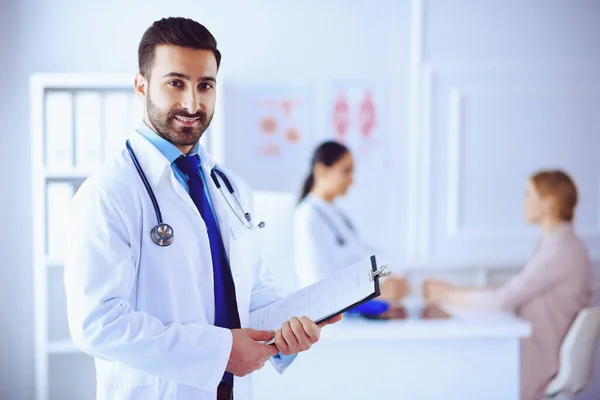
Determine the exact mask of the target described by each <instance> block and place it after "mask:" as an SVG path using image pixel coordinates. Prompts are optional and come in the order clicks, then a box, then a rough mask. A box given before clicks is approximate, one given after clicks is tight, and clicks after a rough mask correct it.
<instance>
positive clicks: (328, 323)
mask: <svg viewBox="0 0 600 400" xmlns="http://www.w3.org/2000/svg"><path fill="white" fill-rule="evenodd" d="M341 319H342V314H340V315H336V316H335V317H333V318H330V319H328V320H327V321H325V322H321V323H320V324H319V325H318V326H319V328H322V327H324V326H326V325H330V324H335V323H336V322H338V321H341Z"/></svg>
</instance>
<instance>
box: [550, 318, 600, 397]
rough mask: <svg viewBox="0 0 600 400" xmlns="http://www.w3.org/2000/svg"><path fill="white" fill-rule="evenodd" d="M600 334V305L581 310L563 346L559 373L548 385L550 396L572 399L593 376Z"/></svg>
mask: <svg viewBox="0 0 600 400" xmlns="http://www.w3.org/2000/svg"><path fill="white" fill-rule="evenodd" d="M599 337H600V306H598V307H589V308H585V309H583V310H581V311H580V312H579V314H578V315H577V318H575V321H574V322H573V325H571V327H570V328H569V332H567V335H566V336H565V338H564V340H563V342H562V345H561V347H560V365H559V367H558V374H557V375H556V377H555V378H554V379H553V380H552V382H550V383H549V384H548V386H547V387H546V397H547V398H554V399H570V398H571V396H574V395H575V394H577V393H578V392H580V391H582V390H583V389H585V387H586V386H587V385H588V384H589V383H590V381H591V378H592V369H593V364H594V355H595V352H596V343H597V342H598V338H599Z"/></svg>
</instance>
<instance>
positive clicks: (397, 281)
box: [379, 275, 410, 301]
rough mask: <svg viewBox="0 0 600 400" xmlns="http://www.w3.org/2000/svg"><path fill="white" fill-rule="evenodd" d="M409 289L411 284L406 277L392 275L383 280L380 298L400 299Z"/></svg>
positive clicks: (388, 299)
mask: <svg viewBox="0 0 600 400" xmlns="http://www.w3.org/2000/svg"><path fill="white" fill-rule="evenodd" d="M409 290H410V285H409V283H408V281H407V280H406V279H405V278H402V277H400V276H394V275H392V276H389V277H387V278H386V279H385V280H383V281H381V285H380V291H381V296H379V299H380V300H385V301H399V300H402V299H403V298H404V297H405V296H406V295H407V294H408V292H409Z"/></svg>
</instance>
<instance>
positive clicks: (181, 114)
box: [168, 110, 207, 124]
mask: <svg viewBox="0 0 600 400" xmlns="http://www.w3.org/2000/svg"><path fill="white" fill-rule="evenodd" d="M175 117H184V118H198V119H200V122H202V123H203V124H204V123H206V119H207V115H206V113H205V112H204V111H201V110H198V111H196V112H195V113H194V114H190V113H189V112H187V111H185V110H171V111H169V114H168V118H169V119H170V120H171V119H173V118H175Z"/></svg>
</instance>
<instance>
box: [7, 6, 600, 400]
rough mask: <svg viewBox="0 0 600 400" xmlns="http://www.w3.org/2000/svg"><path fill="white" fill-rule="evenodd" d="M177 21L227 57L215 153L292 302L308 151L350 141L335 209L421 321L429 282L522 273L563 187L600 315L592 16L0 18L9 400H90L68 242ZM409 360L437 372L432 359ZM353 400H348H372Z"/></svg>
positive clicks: (550, 10)
mask: <svg viewBox="0 0 600 400" xmlns="http://www.w3.org/2000/svg"><path fill="white" fill-rule="evenodd" d="M168 16H182V17H189V18H192V19H194V20H196V21H198V22H200V23H202V24H204V25H205V26H206V27H207V28H208V29H209V30H210V31H211V32H212V33H213V34H214V36H215V37H216V39H217V42H218V47H219V49H220V51H221V53H222V55H223V59H222V62H221V67H220V70H219V75H218V100H217V105H216V112H215V116H214V120H213V123H212V125H211V127H210V128H209V130H208V131H207V133H206V134H205V136H204V137H203V139H202V141H203V143H204V145H205V146H206V147H207V148H208V150H209V151H210V152H211V153H212V154H213V155H214V157H215V158H216V160H217V161H218V162H220V163H222V164H224V165H226V166H227V167H229V168H230V169H232V170H233V171H235V172H236V173H237V174H238V175H240V176H241V177H242V178H243V179H244V180H246V182H247V183H248V184H249V185H250V187H251V188H252V189H253V191H254V197H255V199H254V200H255V207H256V211H255V214H256V216H257V217H256V219H257V220H261V221H262V220H264V221H265V222H266V224H267V226H266V228H265V229H263V230H262V231H261V232H260V236H261V245H262V250H263V252H264V253H263V254H264V256H263V260H264V262H265V263H266V265H267V266H268V268H269V270H270V271H271V273H272V275H273V277H274V278H275V279H276V280H277V282H278V283H279V284H280V285H281V287H282V288H283V289H284V290H285V291H287V292H291V291H293V290H295V288H297V287H298V281H297V276H296V274H295V271H294V251H293V229H292V226H293V215H294V209H295V207H296V205H297V203H298V199H299V196H300V189H301V186H302V182H303V180H304V178H305V176H306V175H307V174H308V173H309V172H310V168H311V164H310V158H311V155H312V152H313V150H314V149H315V147H316V146H317V145H318V144H319V143H321V142H323V141H325V140H337V141H339V142H341V143H344V144H345V145H346V146H348V148H349V149H351V151H352V154H353V157H354V168H355V171H354V184H353V185H352V187H351V188H350V190H349V191H348V193H347V195H346V196H344V197H343V198H341V199H340V200H339V201H338V205H339V207H340V208H341V209H343V210H344V212H345V213H346V215H348V216H350V217H351V220H352V222H353V224H354V225H355V226H356V229H357V230H358V231H360V234H361V236H362V237H363V238H364V239H365V241H367V242H368V243H369V244H370V245H372V246H373V247H374V248H376V249H378V250H377V251H378V252H380V253H378V257H379V254H380V255H381V257H380V261H381V262H385V263H386V264H388V267H389V268H390V269H391V270H392V271H393V272H395V273H397V274H399V275H402V276H404V277H406V278H407V280H408V281H409V282H410V287H411V290H410V292H409V294H408V295H407V302H408V303H410V301H413V302H417V303H418V302H419V301H420V298H421V283H422V281H423V280H424V279H425V278H427V277H431V276H435V277H437V278H441V279H445V280H447V281H448V282H452V283H453V284H456V285H467V286H473V285H496V284H502V283H505V282H507V281H508V280H509V279H510V278H511V277H512V276H514V275H515V274H517V273H519V271H521V270H522V269H523V267H524V266H525V265H526V264H527V262H528V260H529V259H530V257H531V254H532V252H533V251H534V248H535V246H536V243H537V242H538V240H539V231H538V230H537V229H535V228H534V227H532V226H529V225H528V224H527V223H526V222H525V221H524V219H523V211H522V202H523V195H524V191H525V184H526V182H527V180H528V178H529V177H530V176H531V175H532V174H534V173H535V172H536V171H538V170H541V169H549V168H558V169H562V170H565V171H567V172H568V173H569V174H570V176H571V177H572V178H573V180H574V181H575V182H576V183H577V188H578V191H579V204H578V207H577V211H576V218H575V222H574V228H575V231H576V232H577V234H578V235H579V236H580V237H581V238H582V239H583V241H584V243H585V245H586V247H587V250H588V252H589V255H590V259H591V261H592V266H593V271H594V276H593V282H590V285H591V286H592V287H593V288H594V290H595V292H594V304H597V305H600V265H599V263H600V156H599V154H600V1H598V0H530V1H521V0H505V1H499V0H320V1H318V0H305V1H301V2H297V1H296V2H291V1H277V0H249V1H241V0H222V1H218V2H217V1H206V0H171V1H156V0H145V1H141V0H127V1H117V0H105V1H81V0H79V1H76V0H1V1H0V33H1V37H2V40H1V41H0V76H2V78H3V83H2V85H1V89H0V118H1V119H2V121H4V122H3V123H2V129H1V130H0V215H1V218H0V221H2V228H1V229H0V305H1V306H0V327H1V329H0V400H88V399H93V398H95V397H94V396H95V378H94V374H95V372H94V364H93V359H92V358H91V357H89V356H87V355H85V354H83V353H81V352H79V351H78V350H77V349H76V348H75V347H74V346H73V345H72V343H71V341H70V335H69V330H68V326H67V319H66V300H65V294H64V286H63V281H62V277H63V275H62V260H63V257H64V240H65V235H66V232H65V231H64V228H65V226H64V224H63V222H64V220H65V218H66V215H67V212H68V207H69V201H70V199H71V197H72V196H73V194H74V192H75V191H76V190H77V188H78V187H79V185H81V183H82V182H83V181H84V180H85V179H86V178H87V177H88V176H89V174H90V173H92V172H93V171H94V170H95V169H96V168H97V167H98V166H100V165H101V164H102V163H103V162H104V161H106V160H107V159H109V158H110V157H111V156H112V155H114V154H115V153H116V152H117V151H118V150H119V149H120V148H121V147H122V145H123V141H124V140H125V138H126V137H127V135H128V134H129V132H130V131H131V130H132V129H135V127H136V126H137V125H139V124H140V123H141V121H142V120H141V118H142V113H141V107H142V105H141V103H140V101H139V100H138V99H137V98H136V96H135V94H134V91H133V78H134V76H135V74H136V73H137V72H138V70H137V46H138V43H139V40H140V37H141V35H142V34H143V32H144V30H145V29H146V28H147V27H148V26H150V24H151V23H152V22H153V21H155V20H158V19H160V18H162V17H168ZM408 303H407V304H408ZM407 329H408V328H407ZM410 329H413V328H410ZM432 329H433V328H432ZM499 329H501V328H499ZM324 331H325V330H324ZM332 332H334V331H333V330H332ZM411 332H412V331H411ZM415 332H416V331H415ZM365 334H366V333H365ZM412 334H413V333H411V335H412ZM415 334H416V333H415ZM407 335H408V334H407ZM398 340H401V339H398ZM407 340H409V339H407ZM410 340H414V337H412V336H411V339H410ZM467 340H468V339H467ZM515 340H517V341H518V338H516V339H515ZM391 343H393V342H391ZM515 343H516V342H515ZM319 345H320V346H323V347H324V346H326V343H320V344H319ZM333 347H335V346H333ZM414 348H418V347H414ZM485 348H486V347H485V346H484V347H483V349H485ZM587 349H588V351H590V352H591V351H593V349H594V347H593V346H588V347H587ZM440 351H442V350H440ZM491 354H492V353H491ZM407 357H419V358H422V357H424V358H427V360H426V361H427V362H429V363H431V365H433V364H435V363H436V358H435V357H436V353H433V352H431V351H430V352H424V353H418V352H416V353H407ZM590 359H591V360H593V363H594V364H595V368H594V369H593V373H592V379H591V380H590V381H589V383H588V384H587V385H586V386H585V388H584V390H582V391H581V392H580V393H578V394H576V395H575V396H574V397H573V398H574V399H577V400H598V399H600V352H598V351H596V353H595V355H594V356H593V357H590ZM390 362H392V361H390ZM424 365H425V364H424ZM511 365H512V366H511V367H510V368H513V366H514V368H513V369H512V371H513V372H514V374H515V376H518V369H519V366H518V363H516V364H511ZM328 368H337V367H336V364H335V363H332V364H331V365H330V366H329V367H328ZM377 368H378V369H379V370H386V369H389V368H393V365H392V364H386V363H385V361H384V360H382V361H381V363H380V364H379V365H378V366H377ZM415 368H417V367H415ZM452 368H454V367H447V369H448V370H450V369H452ZM574 368H575V369H578V368H579V369H581V368H583V367H581V366H578V367H574ZM417 369H418V368H417ZM584 369H585V368H584ZM301 370H302V369H301V367H300V366H298V371H301ZM260 372H262V371H260ZM290 372H293V367H290ZM391 373H392V374H393V373H394V372H393V371H392V372H391ZM409 373H410V371H402V372H398V378H397V381H398V385H399V387H402V380H403V379H405V380H406V381H411V382H413V384H414V387H417V388H418V387H419V386H418V385H419V384H420V385H422V387H423V388H426V387H429V386H431V385H432V383H431V382H434V383H433V385H436V384H437V385H439V386H440V389H439V390H441V392H443V393H446V395H445V396H444V397H443V398H444V399H448V400H465V399H464V398H457V397H455V396H453V394H452V393H453V392H452V383H451V382H450V383H448V382H449V381H450V380H451V379H454V378H453V377H454V376H459V377H462V378H461V379H464V380H465V382H468V381H470V380H471V379H473V377H472V376H470V375H469V374H470V372H468V371H465V372H464V373H461V371H460V370H455V371H453V372H452V374H454V375H452V378H444V377H441V376H439V375H436V374H439V372H438V370H435V371H433V370H432V372H431V375H430V376H428V377H425V376H423V375H418V376H416V375H415V376H410V375H409ZM371 374H372V375H371V377H372V379H375V380H377V376H376V375H373V373H371ZM290 376H292V377H293V376H296V375H293V374H291V375H290ZM448 376H450V375H448ZM267 377H268V379H271V380H276V379H278V376H276V375H268V376H266V375H265V376H263V377H262V378H260V376H257V379H256V382H255V383H256V384H257V387H259V389H257V390H260V387H261V385H267V382H268V381H267ZM290 379H291V378H290ZM489 379H490V381H491V382H493V380H494V376H491V377H490V378H489ZM499 379H500V378H499ZM282 382H283V381H282ZM419 382H420V383H419ZM436 382H437V383H436ZM273 384H274V385H275V386H276V385H277V384H276V382H275V383H273ZM328 384H329V383H327V381H326V379H325V378H323V382H315V381H310V382H307V385H308V386H310V385H314V387H315V388H319V387H323V388H324V387H325V386H327V385H328ZM445 384H447V385H449V386H447V387H446V389H444V385H445ZM361 386H363V382H356V388H354V389H355V390H354V389H353V388H352V387H350V388H349V389H348V390H349V392H348V393H356V397H352V396H351V395H348V394H345V395H343V396H341V397H339V398H346V399H350V398H357V399H363V398H368V397H364V395H362V394H360V393H362V392H361V390H360V389H359V387H361ZM315 390H316V389H315ZM407 390H408V389H407ZM257 393H266V392H257ZM344 393H346V392H344ZM511 393H512V392H511ZM259 396H260V397H257V398H260V399H263V398H267V397H264V396H263V395H259ZM314 396H315V397H313V398H317V399H320V398H331V397H319V392H318V391H316V392H315V395H314ZM515 396H516V395H515ZM271 398H291V397H286V396H285V395H282V396H275V397H271ZM397 398H410V399H416V400H419V399H421V398H422V399H423V400H429V399H431V400H439V399H440V397H435V398H433V397H430V395H423V397H410V396H409V397H406V394H403V393H402V391H401V390H400V391H399V392H398V397H397ZM479 398H480V399H482V400H485V399H495V398H497V397H493V395H492V394H489V395H486V393H485V390H484V392H483V393H481V397H479ZM514 399H517V397H514Z"/></svg>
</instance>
